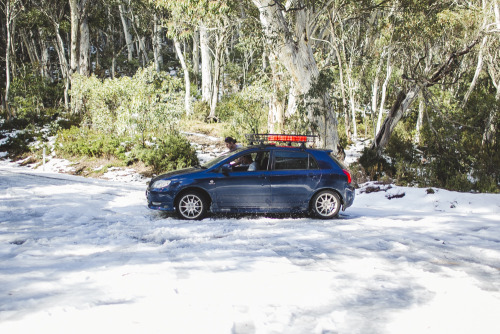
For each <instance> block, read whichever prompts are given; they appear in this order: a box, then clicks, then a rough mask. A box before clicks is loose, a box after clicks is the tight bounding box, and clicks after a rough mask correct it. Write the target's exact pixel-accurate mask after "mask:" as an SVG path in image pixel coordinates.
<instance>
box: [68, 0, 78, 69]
mask: <svg viewBox="0 0 500 334" xmlns="http://www.w3.org/2000/svg"><path fill="white" fill-rule="evenodd" d="M69 7H70V20H71V46H70V63H69V65H70V69H69V76H70V77H71V75H72V74H73V73H76V72H78V58H79V52H78V35H79V32H80V7H79V4H78V0H69Z"/></svg>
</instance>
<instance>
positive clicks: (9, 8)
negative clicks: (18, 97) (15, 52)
mask: <svg viewBox="0 0 500 334" xmlns="http://www.w3.org/2000/svg"><path fill="white" fill-rule="evenodd" d="M14 5H15V4H13V3H12V2H11V1H7V2H6V3H5V18H6V20H5V21H6V24H5V25H6V28H7V40H6V42H7V45H6V46H5V95H4V103H5V109H6V110H5V111H6V112H7V122H9V121H10V120H11V118H14V117H15V113H14V111H13V110H11V109H10V106H9V102H10V101H9V98H10V96H9V94H10V80H11V79H10V70H11V69H10V48H11V43H12V37H11V36H12V33H13V32H12V31H11V30H12V22H13V21H14V19H15V14H14Z"/></svg>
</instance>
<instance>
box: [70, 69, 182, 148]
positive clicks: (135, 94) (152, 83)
mask: <svg viewBox="0 0 500 334" xmlns="http://www.w3.org/2000/svg"><path fill="white" fill-rule="evenodd" d="M71 96H72V99H71V103H72V109H73V110H75V111H78V112H79V113H82V114H84V115H85V118H86V122H87V124H88V125H89V126H90V127H91V128H92V129H93V130H96V131H102V132H106V133H111V134H115V135H117V136H131V137H136V136H138V137H141V139H142V141H143V143H144V142H145V140H146V139H147V138H150V137H155V136H156V137H159V136H160V135H161V133H164V132H166V131H171V130H172V129H174V128H175V127H176V125H177V124H178V121H179V118H180V116H181V115H182V113H183V112H184V104H183V89H182V81H181V80H180V79H179V78H176V77H172V76H170V75H168V74H167V73H165V72H159V73H158V72H156V71H155V69H154V67H153V66H150V67H147V68H143V69H139V70H138V71H137V73H136V74H135V75H134V76H133V77H132V78H130V77H121V78H115V79H104V80H101V79H99V78H97V77H95V76H91V77H89V78H87V77H84V76H80V75H74V76H73V80H72V89H71Z"/></svg>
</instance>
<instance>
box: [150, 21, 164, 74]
mask: <svg viewBox="0 0 500 334" xmlns="http://www.w3.org/2000/svg"><path fill="white" fill-rule="evenodd" d="M153 17H154V27H153V36H152V40H153V55H154V62H155V69H156V72H160V70H161V66H162V65H163V56H162V55H161V41H162V33H163V28H162V26H161V24H160V23H159V19H158V17H157V15H156V14H154V15H153Z"/></svg>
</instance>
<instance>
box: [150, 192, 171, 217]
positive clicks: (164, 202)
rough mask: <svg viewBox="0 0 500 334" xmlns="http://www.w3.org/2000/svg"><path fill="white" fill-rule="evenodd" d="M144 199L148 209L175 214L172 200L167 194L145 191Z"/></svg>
mask: <svg viewBox="0 0 500 334" xmlns="http://www.w3.org/2000/svg"><path fill="white" fill-rule="evenodd" d="M146 198H147V200H148V207H149V208H150V209H153V210H161V211H166V212H175V205H174V198H173V197H172V196H171V195H170V194H168V193H163V192H156V191H150V190H146Z"/></svg>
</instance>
